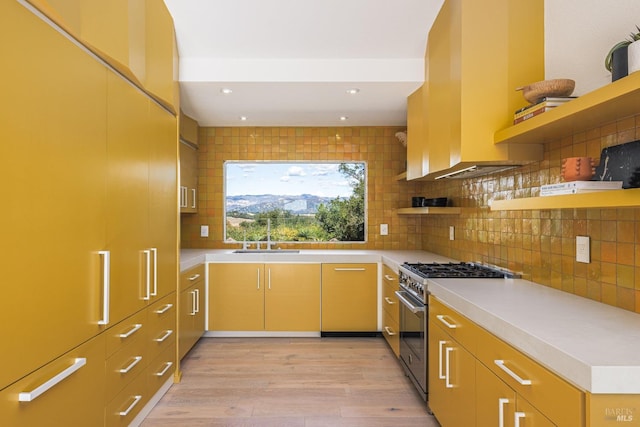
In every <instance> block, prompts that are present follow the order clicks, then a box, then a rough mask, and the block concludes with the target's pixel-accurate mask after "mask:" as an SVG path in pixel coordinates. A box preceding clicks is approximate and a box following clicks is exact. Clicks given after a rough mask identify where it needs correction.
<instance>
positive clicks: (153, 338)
mask: <svg viewBox="0 0 640 427" xmlns="http://www.w3.org/2000/svg"><path fill="white" fill-rule="evenodd" d="M147 319H148V322H147V323H148V325H149V327H148V330H147V342H148V346H147V357H148V359H149V360H152V359H154V358H155V357H157V356H158V355H159V354H160V353H161V352H162V351H164V349H165V348H167V347H170V346H172V345H173V344H174V343H175V342H176V335H177V329H176V308H175V294H172V295H169V296H167V297H165V298H163V299H162V300H161V301H158V303H156V304H154V305H153V306H151V307H149V309H148V317H147Z"/></svg>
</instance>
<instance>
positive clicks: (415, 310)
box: [396, 291, 425, 313]
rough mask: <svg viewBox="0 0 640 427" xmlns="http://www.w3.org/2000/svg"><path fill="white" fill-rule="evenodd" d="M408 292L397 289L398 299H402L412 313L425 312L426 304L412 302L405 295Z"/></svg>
mask: <svg viewBox="0 0 640 427" xmlns="http://www.w3.org/2000/svg"><path fill="white" fill-rule="evenodd" d="M405 293H406V292H403V291H396V296H397V297H398V299H399V300H400V301H402V303H403V304H404V305H405V306H407V308H408V309H409V310H411V312H412V313H420V312H424V311H425V309H424V305H419V306H418V305H415V304H413V303H412V302H411V300H409V299H408V298H407V297H405V296H404V294H405Z"/></svg>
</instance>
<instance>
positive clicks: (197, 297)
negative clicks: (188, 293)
mask: <svg viewBox="0 0 640 427" xmlns="http://www.w3.org/2000/svg"><path fill="white" fill-rule="evenodd" d="M193 292H195V293H196V313H200V289H194V290H193Z"/></svg>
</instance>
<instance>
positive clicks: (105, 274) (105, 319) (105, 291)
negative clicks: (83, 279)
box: [98, 251, 111, 325]
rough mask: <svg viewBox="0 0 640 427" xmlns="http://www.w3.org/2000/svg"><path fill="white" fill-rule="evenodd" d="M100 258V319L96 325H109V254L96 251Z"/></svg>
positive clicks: (108, 252)
mask: <svg viewBox="0 0 640 427" xmlns="http://www.w3.org/2000/svg"><path fill="white" fill-rule="evenodd" d="M98 255H100V257H102V319H100V320H98V325H108V324H109V293H110V291H111V277H110V274H111V271H110V270H111V252H110V251H98Z"/></svg>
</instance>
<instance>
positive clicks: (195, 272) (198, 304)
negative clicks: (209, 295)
mask: <svg viewBox="0 0 640 427" xmlns="http://www.w3.org/2000/svg"><path fill="white" fill-rule="evenodd" d="M204 313H205V270H204V265H199V266H197V267H194V268H192V269H190V270H187V271H185V272H183V273H181V274H180V310H179V317H180V319H179V333H178V358H179V359H182V358H183V357H184V356H185V355H186V354H187V353H188V352H189V350H191V348H192V347H193V346H194V345H195V344H196V343H197V342H198V340H199V339H200V337H201V336H202V334H204V327H205V316H204Z"/></svg>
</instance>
